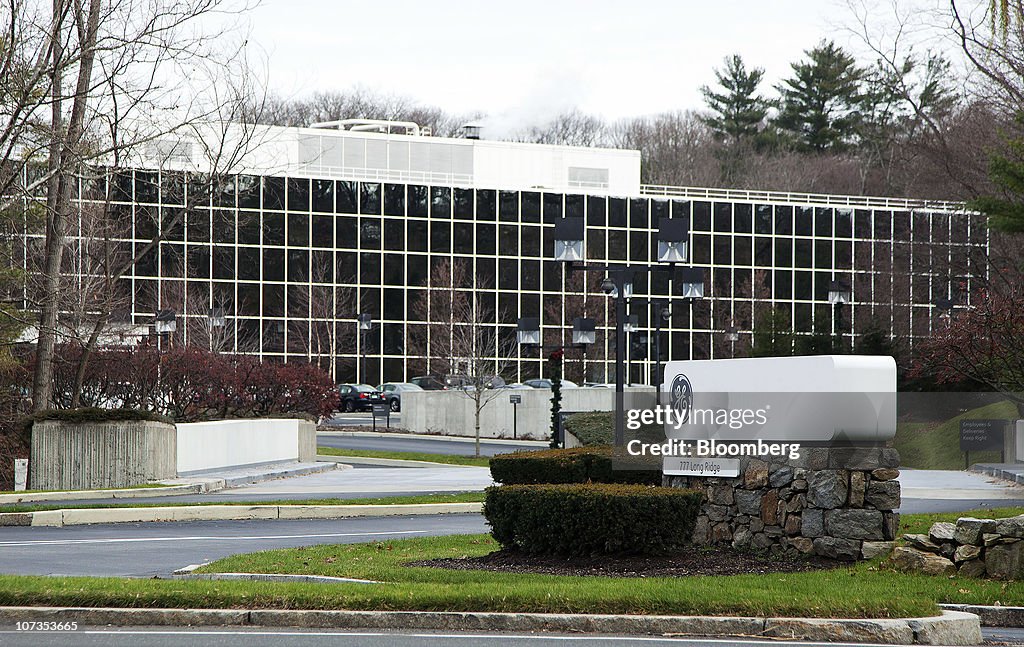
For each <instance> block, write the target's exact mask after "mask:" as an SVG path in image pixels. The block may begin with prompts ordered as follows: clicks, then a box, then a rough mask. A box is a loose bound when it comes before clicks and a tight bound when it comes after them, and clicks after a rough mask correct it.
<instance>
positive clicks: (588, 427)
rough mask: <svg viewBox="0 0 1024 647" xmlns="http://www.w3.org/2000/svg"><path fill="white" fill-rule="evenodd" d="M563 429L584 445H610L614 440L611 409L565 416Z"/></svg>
mask: <svg viewBox="0 0 1024 647" xmlns="http://www.w3.org/2000/svg"><path fill="white" fill-rule="evenodd" d="M565 430H566V431H568V432H569V433H571V434H572V435H573V436H575V437H576V440H578V441H580V443H582V444H583V446H584V447H594V446H598V445H611V444H612V443H614V442H615V421H614V419H613V418H612V412H611V411H587V412H584V413H573V414H570V415H568V416H566V417H565Z"/></svg>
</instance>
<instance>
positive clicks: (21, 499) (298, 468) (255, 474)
mask: <svg viewBox="0 0 1024 647" xmlns="http://www.w3.org/2000/svg"><path fill="white" fill-rule="evenodd" d="M350 468H351V466H349V465H344V464H340V463H336V462H333V461H330V462H316V463H299V462H296V461H290V462H286V463H273V464H268V465H258V466H254V467H241V468H235V469H225V470H213V471H209V472H204V473H202V474H193V475H189V476H184V477H180V478H176V479H169V480H167V481H160V483H161V484H165V485H167V487H145V488H123V489H116V490H67V491H58V492H12V493H8V494H0V505H11V504H16V503H45V502H50V501H82V500H87V499H139V498H150V497H169V496H182V495H187V494H206V493H208V492H216V491H218V490H223V489H225V488H237V487H241V486H244V485H250V484H254V483H262V482H264V481H272V480H277V479H285V478H291V477H294V476H306V475H309V474H320V473H322V472H327V471H331V470H337V469H350Z"/></svg>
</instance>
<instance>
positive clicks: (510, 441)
mask: <svg viewBox="0 0 1024 647" xmlns="http://www.w3.org/2000/svg"><path fill="white" fill-rule="evenodd" d="M316 433H317V435H318V436H342V437H352V438H415V439H416V440H436V441H440V442H458V443H475V442H476V438H473V437H471V436H442V435H440V434H412V433H408V432H391V431H376V432H375V431H335V430H333V429H332V430H330V431H325V430H322V429H317V432H316ZM480 442H481V443H486V444H488V445H491V444H493V445H530V446H533V447H537V448H538V449H546V448H548V447H550V446H551V443H550V441H547V440H523V439H521V438H520V439H514V438H488V437H484V436H481V437H480Z"/></svg>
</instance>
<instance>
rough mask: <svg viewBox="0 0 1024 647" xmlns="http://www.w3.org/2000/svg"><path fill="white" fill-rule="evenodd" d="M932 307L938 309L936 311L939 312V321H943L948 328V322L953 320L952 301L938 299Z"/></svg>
mask: <svg viewBox="0 0 1024 647" xmlns="http://www.w3.org/2000/svg"><path fill="white" fill-rule="evenodd" d="M932 305H934V306H935V307H936V308H938V310H939V319H942V320H943V321H945V322H946V325H947V326H948V325H949V322H950V321H952V319H953V308H954V307H955V304H954V303H953V300H952V299H946V298H944V297H943V298H940V299H936V300H935V303H933V304H932Z"/></svg>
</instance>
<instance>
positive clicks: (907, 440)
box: [893, 401, 1017, 470]
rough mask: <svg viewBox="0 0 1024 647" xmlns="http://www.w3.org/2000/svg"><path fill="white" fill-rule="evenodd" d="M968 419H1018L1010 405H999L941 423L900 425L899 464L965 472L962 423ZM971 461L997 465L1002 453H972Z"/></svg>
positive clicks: (897, 428) (896, 446)
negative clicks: (961, 436)
mask: <svg viewBox="0 0 1024 647" xmlns="http://www.w3.org/2000/svg"><path fill="white" fill-rule="evenodd" d="M967 418H1003V419H1007V420H1010V419H1015V418H1017V407H1016V406H1014V405H1013V404H1012V403H1011V402H1009V401H1006V402H996V403H995V404H990V405H988V406H985V407H980V408H978V409H972V410H971V411H968V412H966V413H964V414H961V415H959V416H957V417H955V418H950V419H949V420H947V421H945V422H941V423H934V424H933V423H921V422H910V423H899V424H898V425H897V426H896V438H895V439H893V446H894V447H895V448H896V449H897V450H899V452H900V463H901V464H902V465H903V466H904V467H913V468H917V469H924V470H962V469H963V468H964V455H963V452H961V451H960V421H961V420H963V419H967ZM970 458H971V463H998V462H999V452H971V457H970Z"/></svg>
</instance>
